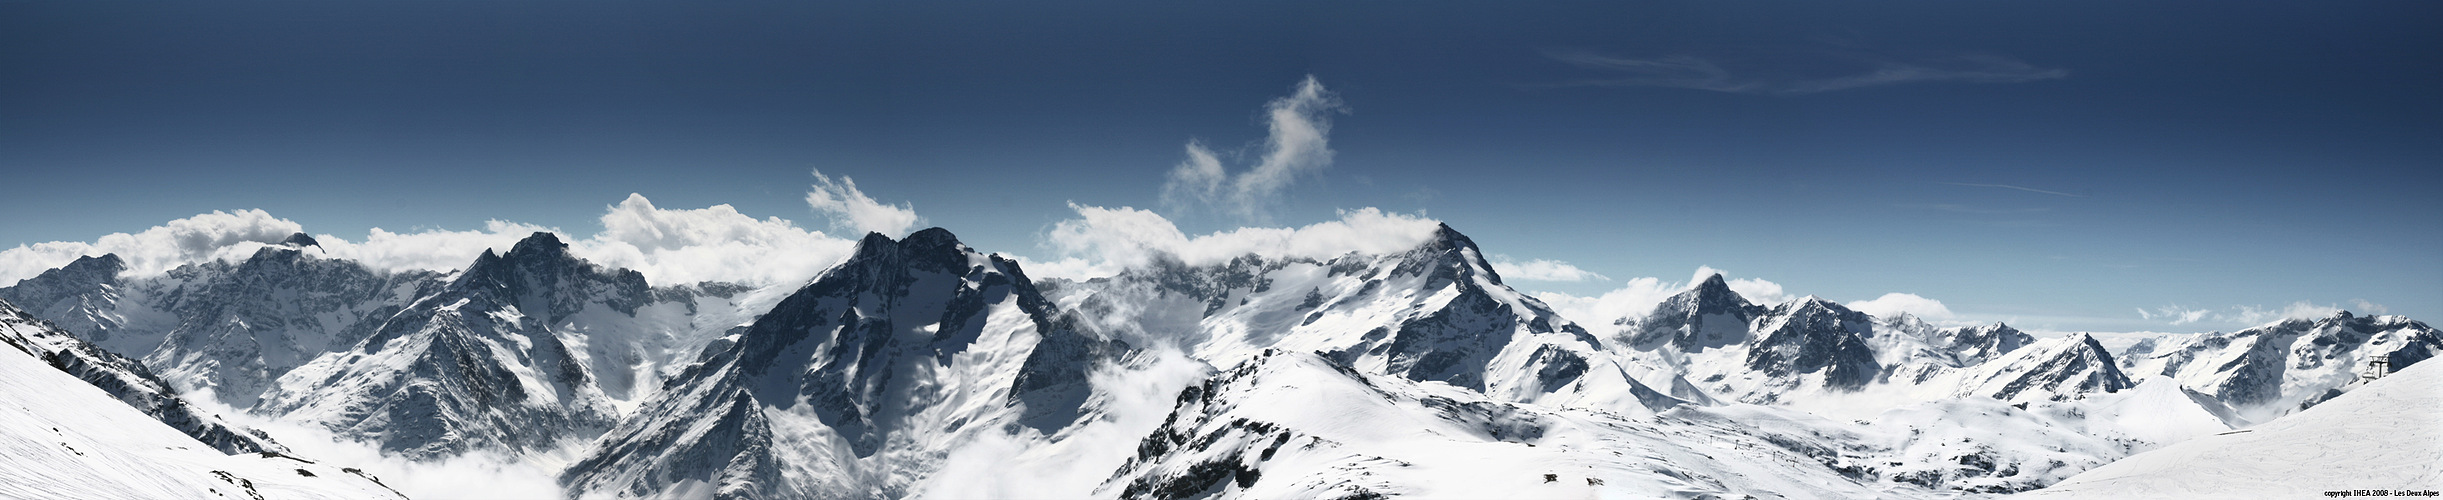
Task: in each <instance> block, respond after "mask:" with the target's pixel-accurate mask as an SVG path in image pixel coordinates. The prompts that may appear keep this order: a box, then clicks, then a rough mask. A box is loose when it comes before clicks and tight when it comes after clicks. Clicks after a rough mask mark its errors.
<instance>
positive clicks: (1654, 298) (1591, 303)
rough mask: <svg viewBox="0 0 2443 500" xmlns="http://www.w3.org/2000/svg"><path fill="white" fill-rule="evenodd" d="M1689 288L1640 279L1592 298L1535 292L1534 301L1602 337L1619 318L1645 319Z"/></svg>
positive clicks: (1671, 283) (1644, 278)
mask: <svg viewBox="0 0 2443 500" xmlns="http://www.w3.org/2000/svg"><path fill="white" fill-rule="evenodd" d="M1687 289H1688V286H1687V284H1686V283H1675V282H1667V281H1663V280H1662V279H1660V278H1653V277H1643V278H1634V279H1630V280H1627V281H1625V282H1622V283H1621V284H1620V288H1615V289H1612V290H1611V291H1608V292H1603V294H1602V295H1597V296H1593V297H1580V296H1576V295H1570V294H1566V293H1560V292H1536V293H1535V298H1536V299H1538V300H1542V301H1544V304H1545V305H1548V306H1552V309H1553V311H1555V312H1559V313H1561V317H1563V318H1568V319H1569V320H1570V321H1571V322H1574V323H1577V324H1578V325H1579V326H1583V327H1586V328H1587V329H1588V330H1590V331H1596V332H1600V333H1604V334H1610V333H1612V332H1611V331H1610V330H1611V329H1613V325H1612V323H1613V322H1614V321H1618V320H1620V319H1621V318H1630V317H1639V316H1645V315H1646V313H1649V312H1653V311H1654V305H1655V304H1661V303H1663V299H1669V298H1671V296H1672V295H1675V294H1678V293H1680V292H1682V291H1685V290H1687Z"/></svg>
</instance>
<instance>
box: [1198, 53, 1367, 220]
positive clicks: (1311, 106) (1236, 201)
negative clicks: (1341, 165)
mask: <svg viewBox="0 0 2443 500" xmlns="http://www.w3.org/2000/svg"><path fill="white" fill-rule="evenodd" d="M1335 112H1347V108H1346V107H1344V106H1342V105H1341V103H1340V98H1339V97H1337V96H1336V95H1334V94H1332V92H1331V91H1330V90H1326V89H1324V88H1323V84H1322V83H1320V82H1317V81H1315V77H1314V76H1311V75H1310V76H1308V77H1306V79H1305V80H1301V81H1299V82H1298V85H1297V86H1296V87H1295V88H1294V89H1293V90H1292V91H1291V92H1290V95H1289V96H1287V97H1282V98H1278V99H1273V100H1272V102H1271V103H1267V104H1265V105H1264V115H1265V121H1266V122H1267V126H1268V127H1269V128H1270V133H1269V134H1268V135H1267V136H1266V137H1265V138H1264V143H1263V146H1262V149H1261V151H1260V154H1259V155H1258V157H1257V161H1256V163H1255V165H1253V166H1250V167H1248V168H1247V170H1246V171H1243V172H1239V173H1236V174H1232V173H1231V172H1230V171H1229V169H1227V168H1225V167H1223V166H1222V157H1221V155H1219V154H1216V153H1214V152H1213V150H1212V149H1210V148H1207V147H1205V145H1204V143H1203V142H1202V141H1194V140H1191V141H1188V145H1187V156H1188V157H1187V159H1186V160H1183V161H1181V162H1180V163H1179V165H1178V166H1175V167H1172V168H1171V173H1170V176H1169V180H1167V181H1165V182H1164V183H1163V185H1162V203H1163V205H1164V206H1166V207H1167V208H1170V209H1171V210H1174V211H1182V210H1189V209H1192V208H1199V207H1201V208H1208V209H1211V210H1214V211H1217V212H1221V213H1225V214H1228V215H1231V216H1235V217H1237V218H1238V219H1239V220H1240V221H1242V222H1249V223H1268V222H1270V214H1269V213H1267V212H1265V210H1264V207H1266V206H1269V205H1271V204H1272V203H1273V202H1274V201H1276V200H1278V199H1280V196H1281V193H1282V192H1283V191H1286V190H1288V189H1289V187H1290V186H1291V185H1293V184H1296V183H1297V182H1298V179H1300V178H1302V177H1305V176H1308V175H1311V174H1314V173H1318V172H1321V171H1323V170H1324V169H1326V168H1330V167H1331V166H1332V147H1331V140H1330V135H1331V132H1332V116H1331V115H1332V113H1335Z"/></svg>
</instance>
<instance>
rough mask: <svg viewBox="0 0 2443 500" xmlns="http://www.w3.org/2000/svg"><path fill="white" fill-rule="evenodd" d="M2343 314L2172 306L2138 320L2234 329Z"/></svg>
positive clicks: (2374, 310) (2298, 308)
mask: <svg viewBox="0 0 2443 500" xmlns="http://www.w3.org/2000/svg"><path fill="white" fill-rule="evenodd" d="M2350 305H2351V307H2353V308H2355V310H2356V312H2358V313H2361V314H2387V313H2390V312H2392V308H2389V307H2384V305H2383V304H2377V303H2373V302H2368V301H2367V300H2366V299H2355V300H2351V301H2350ZM2343 310H2344V309H2343V308H2342V307H2341V306H2338V305H2332V304H2317V303H2314V302H2308V301H2304V300H2301V301H2296V302H2291V303H2290V304H2289V305H2285V306H2281V307H2263V306H2244V305H2243V306H2231V307H2229V308H2225V309H2223V310H2220V311H2217V310H2213V309H2191V308H2188V307H2183V306H2181V305H2179V304H2172V305H2167V306H2162V307H2157V308H2154V309H2153V310H2148V309H2146V308H2142V307H2141V308H2138V317H2139V318H2141V319H2148V320H2160V321H2163V322H2164V323H2166V324H2172V325H2187V324H2194V323H2201V322H2210V323H2222V324H2226V325H2231V326H2255V325H2261V324H2265V323H2272V322H2276V321H2283V320H2293V319H2322V318H2326V317H2331V316H2332V315H2334V314H2338V313H2340V312H2341V311H2343Z"/></svg>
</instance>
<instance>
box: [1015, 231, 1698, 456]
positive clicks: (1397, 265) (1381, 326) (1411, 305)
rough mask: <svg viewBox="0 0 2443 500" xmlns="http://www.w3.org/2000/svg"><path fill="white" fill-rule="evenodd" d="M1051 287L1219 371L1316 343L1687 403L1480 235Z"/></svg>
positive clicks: (1424, 369) (1633, 398) (1368, 362)
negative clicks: (1514, 278) (1505, 274)
mask: <svg viewBox="0 0 2443 500" xmlns="http://www.w3.org/2000/svg"><path fill="white" fill-rule="evenodd" d="M1047 288H1048V289H1050V290H1052V291H1051V292H1050V293H1051V294H1052V295H1053V296H1054V297H1055V300H1057V301H1059V302H1060V303H1061V304H1062V305H1063V307H1065V308H1068V309H1073V310H1076V311H1079V312H1080V313H1081V314H1084V315H1086V316H1088V317H1091V318H1096V320H1097V322H1098V324H1101V325H1103V326H1104V327H1105V328H1106V329H1108V330H1111V331H1114V332H1121V333H1123V334H1128V335H1132V338H1137V339H1140V341H1141V342H1147V343H1158V344H1172V345H1179V346H1182V347H1183V348H1185V349H1186V350H1188V351H1189V352H1190V353H1191V355H1193V356H1194V357H1196V358H1197V359H1201V360H1204V361H1206V362H1208V363H1211V364H1213V365H1215V366H1232V365H1235V364H1237V363H1239V362H1240V361H1244V360H1246V359H1249V358H1251V357H1253V356H1255V355H1256V354H1257V353H1261V352H1263V351H1264V350H1265V349H1282V350H1293V351H1300V352H1307V351H1320V352H1326V353H1330V354H1331V355H1332V356H1333V357H1334V358H1335V359H1337V360H1339V361H1341V362H1343V363H1347V364H1349V365H1350V366H1354V367H1357V368H1358V369H1359V370H1363V371H1365V372H1367V373H1374V374H1383V375H1391V376H1397V377H1402V378H1406V379H1409V380H1415V381H1435V382H1442V383H1447V384H1450V385H1452V386H1455V387H1462V388H1467V389H1470V390H1474V391H1477V392H1480V393H1483V394H1487V395H1490V396H1491V397H1493V398H1495V399H1500V400H1505V401H1514V402H1535V403H1540V404H1546V405H1556V406H1587V407H1597V408H1608V409H1612V410H1615V411H1624V412H1633V413H1651V412H1653V411H1656V410H1661V409H1666V408H1670V407H1672V406H1674V405H1678V404H1681V403H1682V402H1683V401H1682V400H1680V399H1676V398H1672V397H1670V396H1669V395H1666V394H1664V393H1663V392H1662V391H1660V390H1657V389H1655V388H1652V387H1649V386H1647V385H1646V384H1643V383H1640V382H1639V381H1637V380H1636V379H1635V378H1633V376H1632V375H1633V374H1632V373H1631V372H1632V371H1633V368H1632V367H1626V366H1623V365H1621V364H1620V363H1618V362H1617V360H1615V359H1613V358H1612V357H1611V356H1607V355H1604V354H1603V342H1602V341H1601V340H1599V339H1596V338H1595V337H1594V336H1593V335H1590V334H1588V333H1587V332H1586V330H1585V329H1583V328H1580V327H1579V326H1578V325H1576V324H1573V323H1570V322H1569V321H1568V320H1566V319H1563V318H1561V317H1560V315H1558V314H1556V313H1554V312H1553V311H1552V309H1551V308H1550V307H1547V306H1545V305H1544V304H1543V303H1542V302H1541V301H1538V300H1536V299H1534V298H1531V297H1527V296H1525V295H1523V294H1520V293H1518V292H1517V291H1516V290H1513V289H1511V288H1510V287H1509V286H1507V285H1504V284H1502V282H1501V276H1500V275H1499V274H1496V273H1495V272H1494V271H1493V268H1492V266H1491V265H1490V264H1487V263H1486V262H1485V261H1484V259H1483V255H1482V254H1481V253H1480V252H1479V251H1478V249H1477V248H1476V244H1475V242H1473V241H1471V240H1469V239H1468V238H1467V236H1465V235H1461V234H1459V232H1458V231H1455V230H1452V229H1451V228H1450V227H1449V226H1438V227H1437V228H1436V229H1435V233H1434V234H1433V235H1432V237H1430V238H1428V239H1427V241H1426V242H1425V243H1424V244H1422V245H1420V246H1418V247H1416V248H1413V249H1409V250H1407V251H1403V252H1393V253H1387V254H1360V253H1350V254H1347V255H1343V256H1341V257H1337V258H1333V259H1330V260H1327V261H1316V260H1309V259H1267V258H1264V257H1261V256H1258V255H1247V256H1243V257H1240V258H1237V259H1234V260H1232V261H1230V262H1227V263H1222V264H1214V265H1209V266H1189V265H1185V264H1181V263H1179V262H1176V261H1158V262H1157V263H1155V264H1154V265H1152V266H1149V267H1146V268H1140V269H1130V270H1127V271H1124V272H1122V273H1120V274H1119V275H1118V276H1114V277H1111V278H1104V279H1096V280H1092V281H1088V282H1084V283H1067V282H1055V283H1053V284H1051V285H1048V286H1047Z"/></svg>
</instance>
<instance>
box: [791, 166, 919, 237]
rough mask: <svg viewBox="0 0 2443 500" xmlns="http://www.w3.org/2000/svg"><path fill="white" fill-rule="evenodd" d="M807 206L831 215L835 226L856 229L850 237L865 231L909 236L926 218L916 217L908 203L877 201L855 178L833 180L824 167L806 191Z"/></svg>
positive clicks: (815, 174) (834, 227)
mask: <svg viewBox="0 0 2443 500" xmlns="http://www.w3.org/2000/svg"><path fill="white" fill-rule="evenodd" d="M806 205H807V206H810V207H814V211H816V212H821V213H823V214H825V215H828V216H830V217H831V227H832V228H833V229H840V230H846V231H855V232H856V233H858V234H853V235H851V236H858V237H862V236H864V234H863V233H866V232H875V233H882V235H883V236H889V237H893V238H897V237H901V236H907V235H908V231H909V230H912V229H915V228H916V226H917V225H918V224H923V223H924V220H925V219H924V218H923V217H917V216H916V209H915V208H914V207H912V206H910V205H908V204H906V203H901V204H898V205H890V204H885V203H882V202H879V201H874V198H873V197H871V196H866V195H865V192H864V191H859V190H857V180H856V179H850V178H848V176H845V175H843V176H840V180H839V181H838V182H833V181H832V180H831V177H830V176H826V175H823V171H821V170H816V171H814V189H813V190H811V191H807V192H806Z"/></svg>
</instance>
